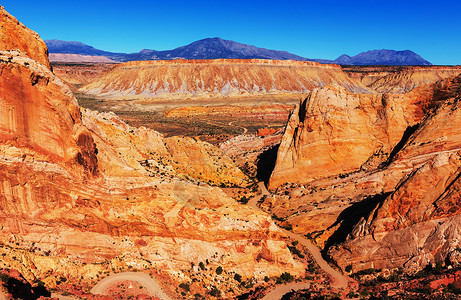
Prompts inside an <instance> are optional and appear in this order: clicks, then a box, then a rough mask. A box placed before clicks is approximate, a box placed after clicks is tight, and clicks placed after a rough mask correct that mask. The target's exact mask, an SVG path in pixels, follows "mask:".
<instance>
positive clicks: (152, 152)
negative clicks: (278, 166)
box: [0, 13, 305, 293]
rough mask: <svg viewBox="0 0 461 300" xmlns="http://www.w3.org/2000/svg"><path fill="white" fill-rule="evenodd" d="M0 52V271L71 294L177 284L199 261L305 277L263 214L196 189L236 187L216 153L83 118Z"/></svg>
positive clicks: (236, 174) (46, 76)
mask: <svg viewBox="0 0 461 300" xmlns="http://www.w3.org/2000/svg"><path fill="white" fill-rule="evenodd" d="M4 15H6V13H4ZM2 25H3V21H2ZM21 30H22V31H21ZM16 32H22V35H21V38H20V39H23V40H25V41H29V40H30V41H31V44H33V43H34V41H35V40H36V38H37V36H36V35H35V34H33V33H30V32H28V31H27V30H25V29H24V28H23V27H22V25H20V24H16V27H12V28H10V31H6V32H5V34H7V35H8V34H10V35H14V34H16ZM2 39H3V36H2ZM12 39H13V40H15V39H16V38H15V37H14V36H13V38H12ZM0 50H2V51H0V71H1V74H2V76H1V77H0V100H1V101H0V135H1V138H0V183H1V184H0V203H1V205H0V221H1V223H2V228H1V230H0V253H1V255H2V260H1V261H0V267H5V268H12V269H16V270H19V271H20V272H21V273H22V274H23V275H24V276H25V278H26V279H27V280H29V281H33V280H37V279H40V280H42V281H44V282H45V284H46V285H47V287H55V286H56V285H57V279H58V278H59V277H58V276H63V277H64V278H66V279H67V280H70V282H72V283H75V284H77V285H78V286H80V287H82V288H85V287H87V286H88V285H91V283H94V282H95V281H94V280H97V278H99V277H100V275H101V274H102V273H103V272H104V273H105V272H117V271H121V270H128V269H132V268H134V269H138V270H144V269H150V270H153V269H154V268H155V269H158V270H161V271H160V272H161V273H162V274H163V275H164V276H166V277H165V278H167V279H169V280H172V281H173V282H176V283H177V282H179V281H181V282H182V281H183V280H190V278H185V276H186V275H185V274H184V272H183V271H182V270H188V269H190V268H191V264H193V263H197V262H200V261H208V262H209V263H210V265H211V266H213V267H214V268H215V269H216V267H217V266H222V267H223V268H224V269H225V270H226V271H228V272H237V273H239V274H241V275H242V276H244V277H257V278H262V277H264V276H266V275H267V276H273V275H278V274H280V273H281V272H284V271H287V272H290V273H292V274H301V273H302V272H303V271H304V268H305V266H303V265H302V264H301V263H299V262H297V261H295V260H294V259H293V257H292V255H291V253H290V251H289V250H288V249H287V247H286V243H285V242H284V241H283V234H282V233H281V231H280V230H279V229H278V228H277V227H276V226H275V225H274V224H273V222H272V221H271V219H270V218H269V217H268V216H267V215H265V214H263V213H260V212H258V211H255V210H253V209H251V208H249V207H247V206H241V205H239V204H238V203H237V202H236V201H234V200H233V199H231V198H229V197H228V196H226V195H225V194H224V193H223V192H222V191H221V190H220V189H218V188H216V187H210V186H209V185H207V184H201V183H200V181H206V182H212V183H217V184H219V183H229V184H243V183H244V181H245V180H246V178H245V176H244V175H243V174H242V173H241V172H240V170H238V169H237V168H236V167H235V165H234V164H233V162H232V161H231V160H230V159H229V158H228V157H226V156H224V155H222V152H221V151H220V150H219V149H216V148H214V147H213V146H211V145H209V144H206V143H202V142H199V141H196V140H193V139H183V138H170V139H164V138H163V137H162V136H161V135H160V134H159V133H157V132H154V131H152V130H148V129H145V128H133V127H130V126H128V125H127V124H125V123H123V122H121V121H120V120H119V119H118V118H117V117H116V116H114V115H112V114H99V113H95V112H92V111H88V110H84V111H82V110H81V109H80V108H79V106H78V104H77V101H76V100H75V98H74V97H73V95H72V93H71V91H70V89H69V88H68V87H67V86H66V85H65V84H63V82H62V81H61V80H59V79H58V78H57V77H56V76H55V75H54V74H53V73H52V72H51V71H50V69H49V68H48V64H47V60H45V61H43V62H40V61H35V60H33V59H32V57H37V59H40V55H38V54H36V53H35V52H32V53H31V54H30V55H31V56H28V55H26V54H27V51H29V50H27V51H25V50H24V52H23V51H22V50H20V51H18V50H14V51H8V50H4V49H0ZM45 50H46V48H45ZM43 53H46V51H45V52H43ZM39 54H40V53H39ZM196 272H200V270H196ZM229 280H232V281H234V280H233V279H232V278H230V279H229ZM216 284H218V285H219V284H222V285H227V284H228V283H226V282H225V280H224V279H223V281H221V282H220V283H216ZM175 286H177V284H176V285H175ZM239 289H241V288H239V287H238V286H237V287H236V290H235V291H236V293H238V290H239Z"/></svg>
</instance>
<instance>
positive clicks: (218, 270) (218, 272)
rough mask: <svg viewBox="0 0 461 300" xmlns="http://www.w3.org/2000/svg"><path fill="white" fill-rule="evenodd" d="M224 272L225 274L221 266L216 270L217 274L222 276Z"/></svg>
mask: <svg viewBox="0 0 461 300" xmlns="http://www.w3.org/2000/svg"><path fill="white" fill-rule="evenodd" d="M222 272H223V269H222V267H221V266H219V267H217V268H216V274H218V275H221V274H222Z"/></svg>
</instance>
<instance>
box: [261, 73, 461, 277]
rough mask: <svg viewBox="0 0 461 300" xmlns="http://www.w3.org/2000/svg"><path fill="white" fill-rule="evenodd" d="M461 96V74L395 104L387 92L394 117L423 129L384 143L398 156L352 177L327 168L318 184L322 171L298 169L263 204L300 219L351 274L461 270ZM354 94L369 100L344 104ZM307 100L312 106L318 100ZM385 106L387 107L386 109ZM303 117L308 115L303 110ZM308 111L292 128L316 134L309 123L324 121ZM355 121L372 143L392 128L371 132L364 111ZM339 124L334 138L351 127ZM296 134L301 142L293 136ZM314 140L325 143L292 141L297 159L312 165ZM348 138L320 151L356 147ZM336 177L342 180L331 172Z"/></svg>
mask: <svg viewBox="0 0 461 300" xmlns="http://www.w3.org/2000/svg"><path fill="white" fill-rule="evenodd" d="M320 92H321V91H319V93H320ZM460 95H461V76H457V77H453V78H449V79H446V80H443V81H440V82H438V83H436V84H433V85H429V86H422V87H419V88H417V89H414V90H413V91H412V92H410V93H407V94H405V95H394V96H392V98H390V96H389V95H387V97H389V98H387V100H389V99H394V101H393V103H394V105H395V106H394V108H393V109H392V111H393V112H394V113H395V114H394V115H393V116H399V115H398V112H399V111H401V112H402V111H404V112H405V113H404V114H403V115H400V116H401V117H400V119H399V118H396V119H395V120H397V121H398V120H405V121H406V122H408V123H406V124H407V125H408V126H412V124H414V125H416V126H415V127H413V130H410V131H407V132H406V133H405V134H403V132H402V131H401V133H400V134H401V137H402V139H401V140H400V141H399V139H396V140H395V142H398V143H397V144H396V143H395V142H394V144H393V145H392V144H391V147H389V143H391V141H392V139H391V138H389V137H388V138H387V139H384V140H381V143H382V144H383V145H386V144H387V147H389V149H391V150H392V152H391V154H385V155H383V156H377V158H376V162H375V163H370V160H367V161H366V163H365V164H362V165H360V163H359V162H358V163H357V165H356V166H360V167H358V168H357V169H354V171H353V172H350V173H337V171H336V172H331V173H328V171H329V169H328V168H325V175H324V176H323V177H322V174H321V172H318V173H314V174H317V177H316V178H313V176H312V175H311V174H312V172H316V169H315V168H304V169H302V168H298V169H297V170H298V172H293V173H291V175H290V176H291V178H293V180H292V181H291V182H292V183H287V184H284V185H281V186H278V188H277V190H276V193H275V195H274V196H273V197H271V198H267V199H266V201H265V202H264V203H263V207H265V208H266V209H267V210H270V212H271V213H273V214H275V215H276V216H277V217H278V218H281V219H284V220H285V221H286V222H288V223H290V224H291V225H292V226H293V230H294V231H295V232H299V233H304V234H306V233H308V235H309V236H310V237H311V238H312V239H314V240H315V241H316V242H317V243H318V244H320V245H322V246H324V247H325V248H327V249H328V254H329V255H330V257H331V258H333V259H334V260H335V261H336V262H337V264H338V265H339V266H340V267H341V268H342V269H345V268H346V267H347V266H349V265H351V266H352V269H353V271H354V272H355V271H358V270H361V269H366V268H377V269H380V268H384V269H392V268H396V267H403V268H405V269H407V270H413V271H414V270H419V269H421V268H423V267H425V266H426V265H427V264H434V263H435V262H447V263H449V264H452V265H458V264H459V263H460V261H461V260H460V257H461V255H460V254H459V251H458V249H459V242H458V237H457V236H458V231H457V228H458V227H459V226H460V225H461V224H460V223H459V222H461V218H460V212H461V210H460V209H459V205H458V202H459V190H460V186H459V170H460V167H461V159H460V156H459V151H460V150H461V134H460V131H459V128H460V124H459V120H460V116H459V113H460V111H461V110H460V105H459V103H460V102H459V100H460ZM349 97H356V98H360V99H363V98H361V97H363V95H350V94H347V93H343V95H342V96H341V97H338V98H337V102H339V103H341V99H344V100H349V99H350V98H349ZM367 97H369V96H367ZM373 97H377V96H373ZM330 98H331V97H330ZM324 100H325V99H324ZM396 100H398V101H396ZM344 102H346V101H344ZM305 103H306V104H309V99H308V101H306V102H305ZM346 103H348V102H346ZM362 103H363V102H362ZM326 104H330V105H331V102H328V101H326ZM399 106H400V107H399ZM301 107H302V106H301ZM306 107H307V108H308V107H309V106H308V105H306ZM320 107H322V106H320ZM321 109H322V108H320V110H321ZM361 109H363V108H361ZM379 110H380V111H386V109H385V107H384V108H383V107H380V108H379V109H378V111H379ZM299 111H303V113H301V114H299V113H298V112H299ZM304 114H305V116H306V117H304V120H305V121H304V122H294V123H293V124H296V125H297V127H295V126H294V125H292V126H293V127H295V128H294V129H292V132H296V129H297V130H298V132H302V131H303V130H306V127H307V126H308V125H309V123H307V122H306V120H308V119H309V118H313V117H315V116H316V115H319V114H312V113H311V111H309V109H305V110H302V109H299V110H298V111H295V113H294V117H293V116H292V118H291V120H293V118H294V120H298V118H299V119H303V118H302V116H304ZM320 115H322V114H320ZM325 115H327V114H325V113H324V114H323V115H322V116H325ZM346 115H347V116H349V117H350V119H349V121H350V122H351V123H352V124H355V128H358V129H359V130H358V131H360V132H364V133H366V132H368V133H367V134H364V136H365V137H366V136H369V138H368V139H365V140H364V141H363V142H362V143H365V144H370V145H373V139H374V137H376V134H377V132H379V131H380V130H383V131H381V132H386V130H387V129H386V127H385V126H382V127H383V129H379V128H375V129H374V130H366V128H367V127H366V126H368V125H366V124H367V123H368V122H369V120H370V119H368V118H365V119H363V120H362V121H358V122H357V123H355V121H356V120H357V119H354V118H355V117H357V116H360V112H356V113H355V114H354V113H347V114H346ZM367 115H368V116H373V115H374V114H373V113H369V114H367ZM387 115H388V116H392V115H391V114H389V113H387ZM339 116H341V115H339ZM334 117H338V115H336V116H333V115H331V117H330V119H329V121H330V123H331V124H338V123H334V122H336V121H335V120H332V119H333V118H334ZM371 120H376V119H374V118H371ZM339 124H341V126H331V127H330V128H329V131H328V132H327V133H328V135H327V137H330V138H331V140H333V137H334V136H335V135H337V132H340V133H341V132H342V131H343V130H345V131H346V132H347V131H348V130H349V131H350V130H351V129H349V128H347V126H346V124H345V123H339ZM392 124H399V122H394V123H392ZM403 124H405V123H403ZM393 127H394V128H393V130H399V128H401V129H400V130H403V129H405V127H398V126H397V125H393ZM311 128H312V129H313V130H312V131H309V134H313V133H317V134H319V132H320V133H321V130H320V129H319V128H321V127H313V126H312V127H311ZM287 131H288V129H287ZM351 136H352V137H353V135H351ZM397 136H398V135H397ZM286 137H287V135H285V136H284V139H285V138H286ZM288 137H290V138H291V136H290V135H288ZM317 140H318V138H317ZM320 140H321V139H320ZM311 141H316V139H304V140H303V139H296V140H294V141H293V140H291V142H289V143H287V144H288V145H294V146H293V148H294V150H293V153H294V154H297V155H298V156H297V157H296V158H297V161H296V162H299V161H302V160H310V158H311V156H310V155H312V152H307V151H306V152H303V151H302V147H303V146H304V145H306V144H309V142H311ZM284 142H285V140H283V141H282V145H283V143H284ZM347 142H348V140H347V139H344V144H345V145H344V146H342V145H341V144H339V145H338V144H336V147H335V149H329V150H328V152H323V153H322V152H320V151H319V152H314V154H315V155H318V156H321V155H323V156H324V157H325V156H330V155H331V153H334V151H335V150H336V151H337V150H338V149H347V148H346V146H347ZM282 145H281V146H280V148H282ZM361 146H362V147H369V146H368V145H363V144H361ZM343 147H344V148H343ZM311 149H315V148H311ZM296 150H297V151H296ZM281 153H283V152H279V157H280V154H281ZM294 154H293V156H294ZM354 155H356V152H355V149H352V150H351V151H349V154H348V157H347V158H346V161H345V162H342V163H339V162H340V160H336V162H337V163H338V165H339V167H341V166H342V165H343V164H344V165H347V164H349V163H350V161H354V159H355V158H354ZM281 157H282V158H283V156H281ZM364 157H365V156H364ZM314 158H315V157H314ZM315 159H317V158H315ZM312 161H318V160H314V159H312ZM295 167H296V165H295ZM276 168H277V167H276ZM333 170H334V169H333ZM335 173H336V176H329V175H333V174H335ZM274 174H276V170H275V171H274ZM289 178H290V177H286V178H285V179H289ZM300 178H301V179H303V180H304V181H303V180H300ZM296 182H297V183H296Z"/></svg>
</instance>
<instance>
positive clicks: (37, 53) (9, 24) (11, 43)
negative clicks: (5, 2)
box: [0, 5, 50, 69]
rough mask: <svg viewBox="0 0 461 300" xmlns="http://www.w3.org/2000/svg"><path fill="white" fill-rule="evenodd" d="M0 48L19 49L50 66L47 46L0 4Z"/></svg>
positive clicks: (3, 49) (47, 66)
mask: <svg viewBox="0 0 461 300" xmlns="http://www.w3.org/2000/svg"><path fill="white" fill-rule="evenodd" d="M0 24H2V26H0V49H1V50H2V51H5V50H20V51H21V52H22V53H24V54H25V55H27V56H28V57H30V58H31V59H33V60H35V61H37V62H39V63H41V64H42V65H44V66H45V67H46V68H48V69H49V68H50V62H49V60H48V48H47V47H46V44H45V42H44V41H43V40H42V39H41V38H40V36H39V35H38V34H37V33H36V32H34V31H32V30H30V29H29V28H27V27H26V26H24V25H23V24H22V23H19V21H18V20H17V19H16V18H15V17H13V16H12V15H10V14H9V13H8V12H7V11H6V10H5V9H4V8H3V6H1V5H0Z"/></svg>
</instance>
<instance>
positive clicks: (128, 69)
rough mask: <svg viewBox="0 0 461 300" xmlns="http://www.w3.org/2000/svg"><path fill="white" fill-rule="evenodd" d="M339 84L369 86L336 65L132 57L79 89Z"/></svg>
mask: <svg viewBox="0 0 461 300" xmlns="http://www.w3.org/2000/svg"><path fill="white" fill-rule="evenodd" d="M333 83H334V84H338V85H341V86H343V87H345V88H346V89H348V90H349V91H354V92H365V93H366V92H372V91H371V90H369V89H367V88H366V87H364V86H363V85H361V84H360V83H357V82H355V81H354V80H352V79H350V78H349V77H348V76H347V75H346V74H345V73H343V72H342V70H341V68H340V67H339V66H337V65H322V64H319V63H315V62H298V61H273V60H262V59H249V60H238V59H216V60H173V61H137V62H128V63H124V64H120V65H118V66H117V67H116V68H114V69H113V70H112V71H111V72H109V73H107V74H105V75H103V76H101V77H100V78H99V79H97V80H94V81H93V82H91V83H89V84H87V85H85V86H83V87H82V88H80V89H79V91H81V92H84V93H89V94H93V95H98V96H102V97H105V98H115V99H136V98H187V97H196V98H200V97H212V96H214V97H215V96H218V97H223V96H242V95H243V96H245V95H264V94H271V93H276V94H277V93H279V94H280V93H306V92H307V91H309V90H312V89H313V88H315V87H319V86H324V85H326V84H333Z"/></svg>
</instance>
